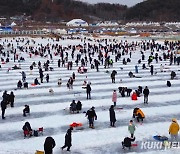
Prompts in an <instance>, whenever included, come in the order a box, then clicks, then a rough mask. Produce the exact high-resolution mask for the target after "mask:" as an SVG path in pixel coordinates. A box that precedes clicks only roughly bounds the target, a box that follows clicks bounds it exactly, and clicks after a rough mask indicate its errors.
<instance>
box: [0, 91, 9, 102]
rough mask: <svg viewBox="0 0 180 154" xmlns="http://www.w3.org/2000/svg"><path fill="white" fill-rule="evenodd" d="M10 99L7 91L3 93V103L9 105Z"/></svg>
mask: <svg viewBox="0 0 180 154" xmlns="http://www.w3.org/2000/svg"><path fill="white" fill-rule="evenodd" d="M8 97H9V96H8V94H7V91H6V90H5V91H4V92H3V95H2V98H3V101H4V102H6V104H8V100H9V98H8Z"/></svg>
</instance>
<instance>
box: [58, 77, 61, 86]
mask: <svg viewBox="0 0 180 154" xmlns="http://www.w3.org/2000/svg"><path fill="white" fill-rule="evenodd" d="M61 84H62V79H61V78H60V79H58V86H59V87H60V86H61Z"/></svg>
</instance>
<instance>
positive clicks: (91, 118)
mask: <svg viewBox="0 0 180 154" xmlns="http://www.w3.org/2000/svg"><path fill="white" fill-rule="evenodd" d="M94 109H95V107H94V106H93V107H92V108H90V109H89V110H88V111H87V112H86V116H87V118H88V120H89V128H94V119H95V120H97V115H96V112H95V110H94Z"/></svg>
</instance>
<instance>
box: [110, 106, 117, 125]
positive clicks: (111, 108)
mask: <svg viewBox="0 0 180 154" xmlns="http://www.w3.org/2000/svg"><path fill="white" fill-rule="evenodd" d="M109 115H110V126H112V127H115V125H114V124H115V122H116V115H115V111H114V105H111V107H110V108H109Z"/></svg>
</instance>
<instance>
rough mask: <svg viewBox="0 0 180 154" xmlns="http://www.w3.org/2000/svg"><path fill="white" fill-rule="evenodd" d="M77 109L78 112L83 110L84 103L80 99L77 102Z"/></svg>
mask: <svg viewBox="0 0 180 154" xmlns="http://www.w3.org/2000/svg"><path fill="white" fill-rule="evenodd" d="M76 110H77V113H79V111H81V110H82V103H81V101H79V100H78V102H77V104H76Z"/></svg>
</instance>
